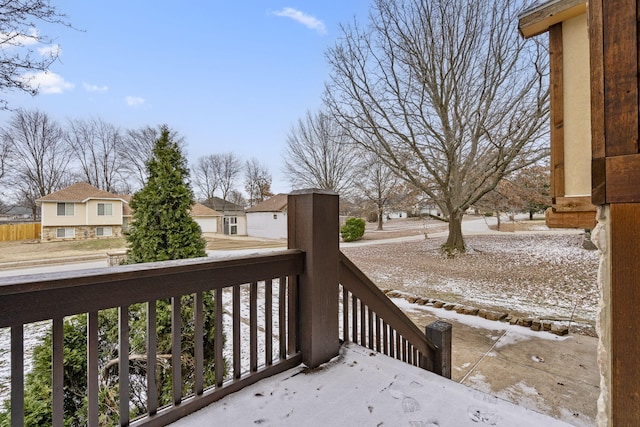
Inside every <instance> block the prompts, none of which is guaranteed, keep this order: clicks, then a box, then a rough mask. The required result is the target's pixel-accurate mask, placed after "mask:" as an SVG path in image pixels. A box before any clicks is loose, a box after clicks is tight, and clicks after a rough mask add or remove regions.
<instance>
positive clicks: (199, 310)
mask: <svg viewBox="0 0 640 427" xmlns="http://www.w3.org/2000/svg"><path fill="white" fill-rule="evenodd" d="M203 297H204V296H203V294H202V292H196V294H195V295H194V297H193V321H194V325H193V327H194V331H193V335H194V340H195V342H194V352H195V355H194V356H195V372H194V375H195V383H194V392H195V395H196V396H200V395H201V394H202V392H203V391H204V378H203V376H204V344H203V340H204V325H203V323H204V315H203Z"/></svg>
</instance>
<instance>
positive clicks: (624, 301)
mask: <svg viewBox="0 0 640 427" xmlns="http://www.w3.org/2000/svg"><path fill="white" fill-rule="evenodd" d="M639 8H640V2H638V1H637V0H615V1H614V0H590V1H589V45H590V46H589V47H590V53H591V82H592V83H591V84H592V87H591V123H592V145H591V148H592V202H593V203H594V204H598V205H609V219H608V221H609V223H610V236H609V251H608V253H606V255H605V256H607V257H609V259H608V261H609V265H610V271H608V272H607V271H604V272H601V274H600V276H601V277H602V276H606V275H607V273H609V277H610V283H609V288H608V292H607V293H606V294H605V296H604V298H605V299H607V298H608V301H606V303H607V304H606V306H607V307H608V310H609V311H608V313H607V315H608V318H609V319H610V328H609V330H607V331H601V333H604V334H605V335H608V338H609V339H608V340H606V341H605V342H604V345H605V347H606V348H605V349H604V350H605V351H604V352H603V354H605V355H606V357H607V360H606V368H607V369H609V370H610V372H609V373H610V381H611V384H610V390H609V392H610V394H609V396H608V398H609V401H610V403H611V413H610V414H607V422H608V423H609V425H614V426H627V425H629V426H630V425H637V423H638V420H639V419H640V387H639V386H638V370H639V369H640V361H638V357H637V351H638V348H640V329H639V328H638V322H637V316H636V313H637V311H638V306H640V203H639V202H640V185H639V184H640V152H639V146H638V145H639V140H640V132H639V125H640V99H639V97H640V84H639V82H638V75H639V74H638V71H639V69H640V67H639V64H640V62H639V58H640V55H639V54H638V52H639V50H640V43H639V37H640V33H639V29H640V27H639V26H638V17H639V16H640V13H639V12H638V10H639Z"/></svg>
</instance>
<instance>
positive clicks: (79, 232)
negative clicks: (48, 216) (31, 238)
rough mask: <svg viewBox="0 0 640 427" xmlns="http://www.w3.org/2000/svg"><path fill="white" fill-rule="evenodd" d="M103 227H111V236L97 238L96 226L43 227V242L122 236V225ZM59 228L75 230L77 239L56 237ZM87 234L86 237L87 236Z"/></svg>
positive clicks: (105, 237)
mask: <svg viewBox="0 0 640 427" xmlns="http://www.w3.org/2000/svg"><path fill="white" fill-rule="evenodd" d="M101 227H111V236H96V228H97V227H96V226H86V225H83V226H75V227H70V226H69V227H42V236H41V237H40V239H41V240H43V241H47V242H53V241H60V242H62V241H66V240H84V239H110V238H112V237H120V236H122V226H120V225H106V226H101ZM58 228H75V229H76V237H73V238H70V237H66V238H64V239H61V238H58V237H56V230H57V229H58ZM85 232H86V236H85Z"/></svg>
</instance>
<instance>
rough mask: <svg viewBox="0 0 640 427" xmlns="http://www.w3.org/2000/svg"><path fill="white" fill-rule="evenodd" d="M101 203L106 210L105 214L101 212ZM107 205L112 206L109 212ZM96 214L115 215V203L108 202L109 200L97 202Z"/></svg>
mask: <svg viewBox="0 0 640 427" xmlns="http://www.w3.org/2000/svg"><path fill="white" fill-rule="evenodd" d="M100 205H102V206H104V207H103V208H102V209H103V211H104V213H103V214H100ZM107 206H109V207H110V209H109V211H110V212H109V213H107ZM96 214H97V215H98V216H113V203H107V202H98V203H97V204H96Z"/></svg>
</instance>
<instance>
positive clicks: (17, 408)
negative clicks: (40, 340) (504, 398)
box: [11, 325, 24, 427]
mask: <svg viewBox="0 0 640 427" xmlns="http://www.w3.org/2000/svg"><path fill="white" fill-rule="evenodd" d="M11 426H12V427H18V426H24V326H23V325H20V326H12V327H11Z"/></svg>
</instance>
